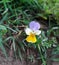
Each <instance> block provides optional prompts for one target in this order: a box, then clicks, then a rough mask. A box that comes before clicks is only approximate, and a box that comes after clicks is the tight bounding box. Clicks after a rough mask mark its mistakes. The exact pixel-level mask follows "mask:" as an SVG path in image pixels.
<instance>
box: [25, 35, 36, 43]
mask: <svg viewBox="0 0 59 65" xmlns="http://www.w3.org/2000/svg"><path fill="white" fill-rule="evenodd" d="M26 41H27V42H31V43H35V42H36V41H37V40H36V37H35V35H34V34H31V35H29V36H27V38H26Z"/></svg>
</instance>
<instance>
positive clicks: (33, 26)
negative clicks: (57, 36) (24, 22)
mask: <svg viewBox="0 0 59 65" xmlns="http://www.w3.org/2000/svg"><path fill="white" fill-rule="evenodd" d="M29 27H30V28H31V29H32V30H38V29H40V24H39V23H38V22H36V21H32V22H30V24H29Z"/></svg>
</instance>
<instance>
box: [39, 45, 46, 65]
mask: <svg viewBox="0 0 59 65" xmlns="http://www.w3.org/2000/svg"><path fill="white" fill-rule="evenodd" d="M38 50H39V52H40V55H41V59H42V62H43V65H46V61H45V60H44V57H43V55H42V52H41V49H40V46H39V44H38Z"/></svg>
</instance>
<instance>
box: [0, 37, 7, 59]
mask: <svg viewBox="0 0 59 65" xmlns="http://www.w3.org/2000/svg"><path fill="white" fill-rule="evenodd" d="M0 48H1V50H2V51H3V53H4V55H5V56H6V58H7V54H6V50H5V48H4V46H3V43H2V37H0Z"/></svg>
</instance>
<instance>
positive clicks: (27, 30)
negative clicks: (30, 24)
mask: <svg viewBox="0 0 59 65" xmlns="http://www.w3.org/2000/svg"><path fill="white" fill-rule="evenodd" d="M25 33H26V34H27V35H30V33H33V31H32V30H31V29H30V28H25Z"/></svg>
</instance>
